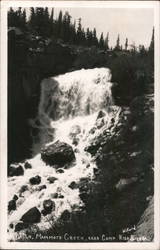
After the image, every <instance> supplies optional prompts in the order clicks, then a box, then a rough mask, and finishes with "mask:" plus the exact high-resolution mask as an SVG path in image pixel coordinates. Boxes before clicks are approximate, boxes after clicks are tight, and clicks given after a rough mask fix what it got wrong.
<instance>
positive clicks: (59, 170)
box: [56, 168, 64, 174]
mask: <svg viewBox="0 0 160 250" xmlns="http://www.w3.org/2000/svg"><path fill="white" fill-rule="evenodd" d="M56 173H58V174H63V173H64V170H63V169H62V168H58V169H57V170H56Z"/></svg>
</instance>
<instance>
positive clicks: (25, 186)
mask: <svg viewBox="0 0 160 250" xmlns="http://www.w3.org/2000/svg"><path fill="white" fill-rule="evenodd" d="M27 190H28V186H27V185H23V186H22V187H21V188H20V190H19V193H20V194H22V193H23V192H25V191H27Z"/></svg>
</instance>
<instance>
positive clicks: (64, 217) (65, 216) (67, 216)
mask: <svg viewBox="0 0 160 250" xmlns="http://www.w3.org/2000/svg"><path fill="white" fill-rule="evenodd" d="M60 218H61V220H63V221H69V220H70V218H71V214H70V212H69V211H68V210H64V212H63V213H62V214H61V217H60Z"/></svg>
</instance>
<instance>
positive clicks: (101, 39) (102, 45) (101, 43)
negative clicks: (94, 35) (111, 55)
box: [99, 32, 104, 49]
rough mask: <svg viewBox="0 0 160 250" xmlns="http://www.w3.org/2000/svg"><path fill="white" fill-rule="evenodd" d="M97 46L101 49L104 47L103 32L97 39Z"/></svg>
mask: <svg viewBox="0 0 160 250" xmlns="http://www.w3.org/2000/svg"><path fill="white" fill-rule="evenodd" d="M99 47H100V48H101V49H104V38H103V32H102V33H101V36H100V39H99Z"/></svg>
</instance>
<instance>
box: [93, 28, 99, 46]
mask: <svg viewBox="0 0 160 250" xmlns="http://www.w3.org/2000/svg"><path fill="white" fill-rule="evenodd" d="M92 44H93V45H95V46H97V45H98V39H97V32H96V29H95V28H94V29H93V42H92Z"/></svg>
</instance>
